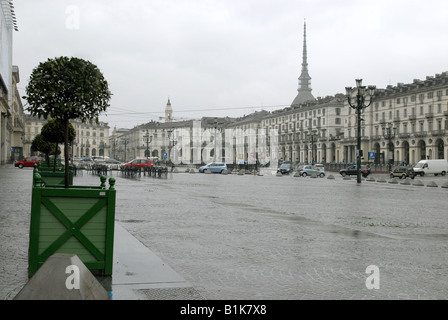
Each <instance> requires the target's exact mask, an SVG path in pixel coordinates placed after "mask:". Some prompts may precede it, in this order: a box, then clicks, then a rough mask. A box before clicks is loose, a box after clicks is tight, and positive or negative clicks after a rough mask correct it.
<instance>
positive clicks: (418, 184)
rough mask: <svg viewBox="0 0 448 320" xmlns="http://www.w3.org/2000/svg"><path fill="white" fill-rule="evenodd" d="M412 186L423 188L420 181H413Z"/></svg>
mask: <svg viewBox="0 0 448 320" xmlns="http://www.w3.org/2000/svg"><path fill="white" fill-rule="evenodd" d="M413 185H414V186H418V187H423V186H424V184H423V182H422V181H421V180H415V181H414V184H413Z"/></svg>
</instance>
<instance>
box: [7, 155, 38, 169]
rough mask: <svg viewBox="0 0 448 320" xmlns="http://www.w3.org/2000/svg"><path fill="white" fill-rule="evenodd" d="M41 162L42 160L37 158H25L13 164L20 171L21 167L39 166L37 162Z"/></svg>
mask: <svg viewBox="0 0 448 320" xmlns="http://www.w3.org/2000/svg"><path fill="white" fill-rule="evenodd" d="M43 160H44V158H42V157H37V156H32V157H27V158H25V159H23V160H20V161H16V163H14V166H16V167H19V168H20V169H22V168H23V167H34V164H37V165H39V161H43Z"/></svg>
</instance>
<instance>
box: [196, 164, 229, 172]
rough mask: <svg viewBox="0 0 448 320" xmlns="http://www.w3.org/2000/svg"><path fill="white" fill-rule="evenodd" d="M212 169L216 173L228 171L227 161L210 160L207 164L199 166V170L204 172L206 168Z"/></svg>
mask: <svg viewBox="0 0 448 320" xmlns="http://www.w3.org/2000/svg"><path fill="white" fill-rule="evenodd" d="M207 169H208V170H210V171H211V172H215V173H223V172H224V171H227V164H226V163H225V162H210V163H209V164H206V165H205V166H202V167H200V168H199V172H201V173H203V172H204V171H205V170H207Z"/></svg>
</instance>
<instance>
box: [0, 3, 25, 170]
mask: <svg viewBox="0 0 448 320" xmlns="http://www.w3.org/2000/svg"><path fill="white" fill-rule="evenodd" d="M14 30H15V31H18V29H17V23H16V18H15V14H14V7H13V5H12V1H1V2H0V164H5V163H7V162H13V161H14V160H15V159H16V158H17V157H18V158H20V157H21V154H22V140H21V139H22V133H23V107H22V104H21V103H20V96H19V95H18V91H17V83H18V82H19V70H18V68H17V67H16V66H13V63H12V47H13V31H14Z"/></svg>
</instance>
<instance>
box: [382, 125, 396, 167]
mask: <svg viewBox="0 0 448 320" xmlns="http://www.w3.org/2000/svg"><path fill="white" fill-rule="evenodd" d="M382 129H383V137H384V139H387V140H388V142H389V143H388V145H387V146H388V148H387V149H388V151H389V155H388V160H389V161H388V168H389V172H390V171H392V162H393V159H394V154H393V152H394V150H393V149H392V146H393V144H392V139H394V138H395V135H396V134H397V128H396V127H393V128H392V127H391V126H388V127H383V128H382Z"/></svg>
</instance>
